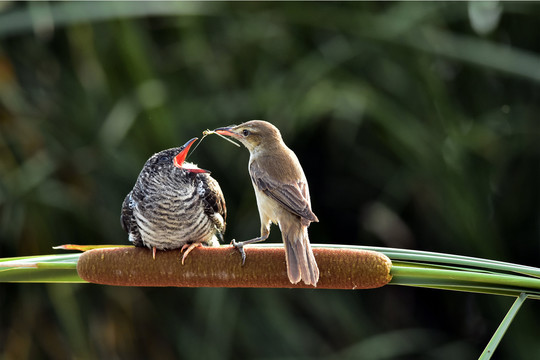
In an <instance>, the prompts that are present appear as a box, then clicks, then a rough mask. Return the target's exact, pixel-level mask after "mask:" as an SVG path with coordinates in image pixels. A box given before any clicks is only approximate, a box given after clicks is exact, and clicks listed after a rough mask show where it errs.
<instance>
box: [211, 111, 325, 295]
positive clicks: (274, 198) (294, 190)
mask: <svg viewBox="0 0 540 360" xmlns="http://www.w3.org/2000/svg"><path fill="white" fill-rule="evenodd" d="M214 131H215V132H216V133H218V134H221V135H227V136H231V137H233V138H236V139H238V140H239V141H240V142H241V143H242V144H244V146H245V147H246V148H247V149H248V150H249V153H250V158H249V174H250V176H251V181H252V183H253V188H254V189H255V196H256V198H257V207H258V209H259V215H260V218H261V236H260V237H258V238H255V239H251V240H247V241H243V242H238V243H237V242H236V241H234V240H233V245H234V246H235V247H237V248H238V249H239V250H240V252H241V254H242V262H244V261H245V252H244V250H243V246H244V245H246V244H251V243H255V242H259V241H264V240H266V239H267V238H268V235H270V224H271V223H274V224H277V225H279V228H280V230H281V236H282V238H283V243H284V244H285V255H286V261H287V274H288V276H289V280H290V281H291V283H293V284H296V283H298V282H299V281H300V280H303V281H304V283H306V284H307V285H310V284H311V285H313V286H316V285H317V281H318V280H319V268H318V267H317V262H316V261H315V257H314V256H313V251H312V250H311V245H310V243H309V237H308V231H307V229H308V227H309V224H310V223H311V222H318V221H319V220H318V219H317V216H315V214H314V213H313V211H311V199H310V196H309V189H308V184H307V180H306V176H305V175H304V171H303V170H302V167H301V166H300V162H299V161H298V158H297V157H296V155H295V154H294V152H293V151H292V150H290V149H289V148H288V147H287V145H285V143H284V142H283V139H282V138H281V134H280V132H279V130H278V129H277V128H276V127H275V126H274V125H272V124H270V123H269V122H266V121H260V120H252V121H248V122H246V123H243V124H240V125H237V126H234V125H233V126H229V127H222V128H218V129H215V130H214Z"/></svg>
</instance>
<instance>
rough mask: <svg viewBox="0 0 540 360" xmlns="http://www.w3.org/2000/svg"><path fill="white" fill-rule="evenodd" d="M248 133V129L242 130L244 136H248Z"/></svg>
mask: <svg viewBox="0 0 540 360" xmlns="http://www.w3.org/2000/svg"><path fill="white" fill-rule="evenodd" d="M249 134H250V132H249V130H244V131H242V135H244V136H248V135H249Z"/></svg>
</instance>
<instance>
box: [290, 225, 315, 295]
mask: <svg viewBox="0 0 540 360" xmlns="http://www.w3.org/2000/svg"><path fill="white" fill-rule="evenodd" d="M281 230H282V235H283V242H284V243H285V256H286V260H287V274H288V276H289V280H290V281H291V283H293V284H296V283H298V282H299V281H300V280H303V281H304V283H305V284H306V285H313V286H317V281H319V267H318V266H317V262H316V261H315V256H314V255H313V250H311V244H310V243H309V237H308V232H307V227H306V226H301V225H298V226H297V227H296V226H293V227H290V228H289V229H281Z"/></svg>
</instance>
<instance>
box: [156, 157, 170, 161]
mask: <svg viewBox="0 0 540 360" xmlns="http://www.w3.org/2000/svg"><path fill="white" fill-rule="evenodd" d="M158 161H159V162H167V161H169V157H168V156H160V157H159V159H158Z"/></svg>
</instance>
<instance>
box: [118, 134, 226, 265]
mask: <svg viewBox="0 0 540 360" xmlns="http://www.w3.org/2000/svg"><path fill="white" fill-rule="evenodd" d="M196 140H197V138H193V139H191V140H189V141H188V142H187V143H186V144H185V145H183V146H182V147H177V148H172V149H168V150H163V151H160V152H158V153H157V154H154V155H153V156H152V157H150V159H148V161H146V164H145V165H144V167H143V169H142V170H141V173H140V174H139V177H138V179H137V182H136V183H135V186H134V187H133V190H131V192H130V193H129V194H128V195H127V196H126V198H125V200H124V203H123V204H122V213H121V216H120V220H121V224H122V228H123V229H124V230H125V231H126V232H127V233H128V234H129V241H131V242H133V244H134V245H135V246H146V247H148V248H151V249H152V250H153V256H154V258H155V257H156V249H159V250H171V249H178V248H181V249H182V250H181V251H184V250H186V249H187V250H186V252H185V253H184V256H183V257H182V264H183V263H184V260H185V258H186V256H187V255H188V254H189V252H190V251H191V250H193V249H194V248H195V247H197V246H201V245H203V244H204V245H208V246H218V245H219V242H218V239H217V237H216V235H218V236H219V237H222V234H223V233H224V232H225V221H226V218H227V209H226V206H225V199H224V198H223V193H222V192H221V188H220V187H219V184H218V182H217V181H216V180H215V179H213V178H212V177H211V176H210V175H209V172H208V171H207V170H203V169H199V168H198V167H197V165H194V164H192V163H188V162H185V159H186V156H187V153H188V151H189V148H190V147H191V145H192V144H193V143H194V142H195V141H196Z"/></svg>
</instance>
